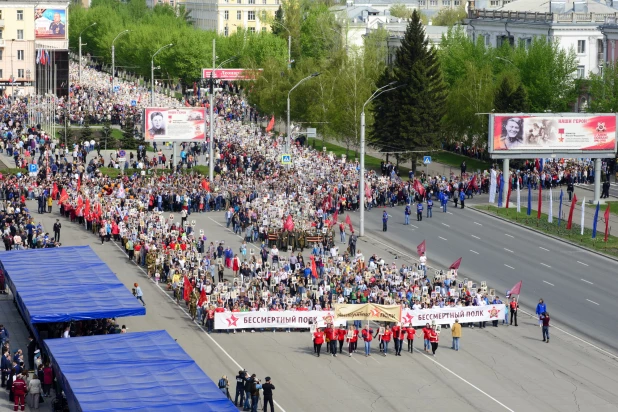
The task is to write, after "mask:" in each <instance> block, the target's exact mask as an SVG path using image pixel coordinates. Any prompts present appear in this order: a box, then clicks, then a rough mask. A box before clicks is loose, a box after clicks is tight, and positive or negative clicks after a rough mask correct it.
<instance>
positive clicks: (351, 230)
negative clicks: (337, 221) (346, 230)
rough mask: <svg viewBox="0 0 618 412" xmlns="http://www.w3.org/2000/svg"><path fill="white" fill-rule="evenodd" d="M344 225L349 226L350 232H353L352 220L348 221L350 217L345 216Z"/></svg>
mask: <svg viewBox="0 0 618 412" xmlns="http://www.w3.org/2000/svg"><path fill="white" fill-rule="evenodd" d="M345 223H346V224H347V225H348V226H350V232H354V227H352V219H350V215H346V216H345Z"/></svg>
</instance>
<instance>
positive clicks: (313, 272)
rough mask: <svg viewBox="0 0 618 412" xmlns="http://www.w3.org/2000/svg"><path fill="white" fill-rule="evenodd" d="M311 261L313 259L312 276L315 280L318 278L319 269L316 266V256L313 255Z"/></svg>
mask: <svg viewBox="0 0 618 412" xmlns="http://www.w3.org/2000/svg"><path fill="white" fill-rule="evenodd" d="M309 259H311V276H313V277H314V278H317V277H318V269H317V267H316V265H315V256H313V255H311V256H310V257H309Z"/></svg>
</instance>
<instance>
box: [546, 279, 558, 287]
mask: <svg viewBox="0 0 618 412" xmlns="http://www.w3.org/2000/svg"><path fill="white" fill-rule="evenodd" d="M543 282H544V283H547V284H548V285H550V286H556V285H554V284H553V283H549V282H548V281H546V280H544V281H543Z"/></svg>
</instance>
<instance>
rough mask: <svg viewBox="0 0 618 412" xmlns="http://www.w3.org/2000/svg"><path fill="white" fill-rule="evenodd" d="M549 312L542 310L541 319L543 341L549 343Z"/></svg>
mask: <svg viewBox="0 0 618 412" xmlns="http://www.w3.org/2000/svg"><path fill="white" fill-rule="evenodd" d="M549 320H550V318H549V313H547V312H543V314H542V315H541V321H542V322H543V327H542V330H543V342H546V343H549Z"/></svg>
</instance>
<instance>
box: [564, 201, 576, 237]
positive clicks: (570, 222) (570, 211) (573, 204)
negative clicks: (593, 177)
mask: <svg viewBox="0 0 618 412" xmlns="http://www.w3.org/2000/svg"><path fill="white" fill-rule="evenodd" d="M575 203H577V195H573V202H571V209H569V220H567V227H566V228H567V229H569V230H570V229H571V225H572V224H573V209H575Z"/></svg>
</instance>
